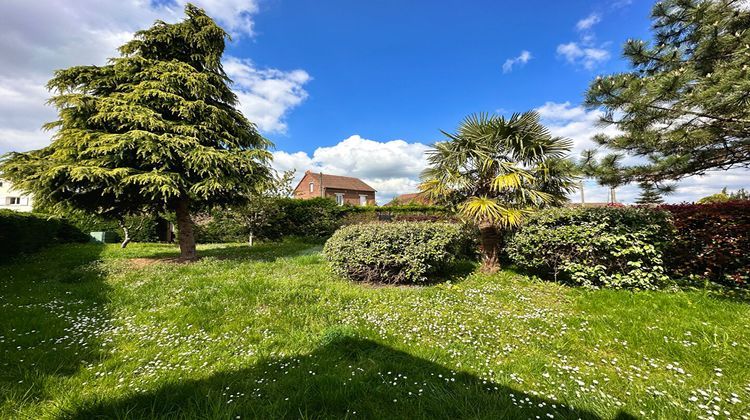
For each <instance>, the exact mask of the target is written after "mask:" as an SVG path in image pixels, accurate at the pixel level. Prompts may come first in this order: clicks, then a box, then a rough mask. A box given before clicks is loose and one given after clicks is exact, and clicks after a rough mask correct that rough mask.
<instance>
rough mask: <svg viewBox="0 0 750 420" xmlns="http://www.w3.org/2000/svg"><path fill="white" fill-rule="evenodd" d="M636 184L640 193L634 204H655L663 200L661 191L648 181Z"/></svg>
mask: <svg viewBox="0 0 750 420" xmlns="http://www.w3.org/2000/svg"><path fill="white" fill-rule="evenodd" d="M638 186H639V187H640V189H641V194H640V195H639V196H638V198H636V200H635V202H636V204H641V205H656V204H662V203H663V202H664V198H663V197H662V192H661V191H660V190H659V188H658V187H657V186H655V185H654V184H652V183H650V182H640V183H639V184H638Z"/></svg>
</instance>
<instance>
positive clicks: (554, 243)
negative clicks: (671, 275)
mask: <svg viewBox="0 0 750 420" xmlns="http://www.w3.org/2000/svg"><path fill="white" fill-rule="evenodd" d="M672 236H673V229H672V225H671V223H670V220H669V215H668V213H666V212H663V211H658V210H653V209H648V208H632V207H631V208H617V207H605V208H555V209H547V210H543V211H541V212H539V213H538V214H536V215H535V216H532V217H531V218H530V219H529V220H528V222H527V223H526V224H525V225H524V226H523V227H522V228H521V229H520V230H519V231H518V232H517V233H516V234H515V235H513V237H512V238H511V240H510V242H509V244H508V246H507V248H506V251H507V253H508V256H509V257H510V258H511V260H512V261H513V262H514V263H515V264H517V265H518V266H519V267H521V268H523V269H526V270H530V271H532V272H535V273H536V274H538V275H540V276H542V277H545V278H547V279H551V280H556V281H565V282H571V283H574V284H578V285H582V286H587V287H613V288H643V289H648V288H653V287H655V286H656V285H657V284H658V283H660V282H662V281H664V280H666V279H667V276H666V274H665V269H664V263H663V260H662V252H663V250H664V249H665V248H666V246H667V245H668V244H669V242H670V241H671V238H672Z"/></svg>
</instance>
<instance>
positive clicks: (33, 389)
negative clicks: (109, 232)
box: [0, 244, 109, 406]
mask: <svg viewBox="0 0 750 420" xmlns="http://www.w3.org/2000/svg"><path fill="white" fill-rule="evenodd" d="M103 249H104V246H102V245H96V244H85V245H82V244H78V245H60V246H56V247H52V248H47V249H45V250H43V251H41V252H39V253H36V254H31V255H26V256H24V257H23V258H19V259H16V260H14V261H13V262H11V263H10V264H4V265H2V266H0V312H2V316H0V406H2V405H3V403H5V402H8V401H12V403H11V405H18V404H21V403H23V402H24V401H34V400H39V399H45V398H47V397H48V395H47V393H46V391H45V387H46V386H48V384H49V382H50V380H51V379H54V378H53V377H64V376H69V375H73V374H74V373H76V372H77V371H78V370H79V369H80V368H81V367H82V365H83V364H84V363H90V362H95V361H98V360H100V359H101V358H102V357H103V353H102V352H101V346H100V341H99V339H98V335H99V332H100V331H101V329H102V328H103V327H104V326H105V325H106V324H107V321H108V319H109V318H108V315H107V311H106V309H105V303H106V301H107V291H108V290H107V287H106V286H105V283H104V282H103V278H104V276H103V273H102V269H101V264H100V261H99V258H100V254H101V252H102V250H103Z"/></svg>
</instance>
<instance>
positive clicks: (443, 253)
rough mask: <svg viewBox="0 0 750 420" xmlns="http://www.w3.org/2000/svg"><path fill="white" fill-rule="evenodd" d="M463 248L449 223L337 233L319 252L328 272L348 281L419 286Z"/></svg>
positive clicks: (459, 232) (463, 238)
mask: <svg viewBox="0 0 750 420" xmlns="http://www.w3.org/2000/svg"><path fill="white" fill-rule="evenodd" d="M466 249H467V235H466V234H465V233H464V231H463V229H462V227H461V225H458V224H454V223H429V222H392V223H364V224H357V225H350V226H346V227H343V228H341V229H339V230H337V231H336V232H335V233H334V234H333V236H331V238H330V239H329V240H328V241H327V242H326V244H325V247H324V253H325V255H326V258H327V259H328V260H329V261H330V262H331V265H332V267H333V269H334V270H335V271H336V272H337V273H338V274H340V275H342V276H345V277H347V278H349V279H352V280H358V281H367V282H379V283H421V282H426V281H428V278H429V276H430V275H434V274H439V273H441V272H442V271H443V270H445V269H446V268H447V267H448V266H449V265H450V264H451V263H452V262H454V261H455V260H456V259H457V258H461V257H462V256H463V255H464V253H465V250H466Z"/></svg>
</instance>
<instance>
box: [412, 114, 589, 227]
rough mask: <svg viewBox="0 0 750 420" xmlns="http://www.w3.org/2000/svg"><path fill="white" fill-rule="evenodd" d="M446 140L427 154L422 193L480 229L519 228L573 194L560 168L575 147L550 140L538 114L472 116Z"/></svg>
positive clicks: (567, 176) (568, 178)
mask: <svg viewBox="0 0 750 420" xmlns="http://www.w3.org/2000/svg"><path fill="white" fill-rule="evenodd" d="M443 134H444V135H445V136H446V137H447V140H446V141H443V142H438V143H436V144H435V146H434V149H433V150H431V151H429V152H428V154H429V157H428V160H429V163H430V165H431V166H430V167H429V168H428V169H426V170H425V171H424V173H423V175H422V181H423V182H422V186H421V189H422V190H423V191H424V193H425V194H426V196H427V197H428V198H429V199H430V200H434V201H435V202H438V203H444V204H448V205H453V206H456V207H457V208H458V209H459V212H460V213H461V214H463V215H464V216H465V217H467V218H468V219H470V220H474V221H476V222H477V223H491V224H494V225H499V226H516V225H518V224H519V223H520V221H521V216H522V215H523V214H526V213H528V210H529V208H533V207H541V206H544V205H548V204H560V203H562V202H564V201H566V199H565V195H566V194H567V193H568V192H570V191H572V190H573V189H574V188H575V187H574V185H573V177H572V176H571V172H570V171H566V168H565V165H563V164H561V162H560V160H562V158H564V157H565V156H566V155H567V154H568V152H569V150H570V147H571V142H570V141H569V140H565V139H562V138H559V137H553V136H551V135H550V134H549V130H547V128H546V127H544V126H543V125H542V124H540V123H539V115H538V114H537V113H535V112H526V113H524V114H514V115H513V116H512V117H511V118H509V119H505V117H502V116H494V115H492V116H491V115H487V114H479V115H470V116H468V117H467V118H466V119H465V120H464V121H463V122H462V123H461V125H460V127H459V129H458V131H457V132H456V133H455V134H450V133H446V132H443ZM567 169H570V170H571V171H572V169H571V168H567Z"/></svg>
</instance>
